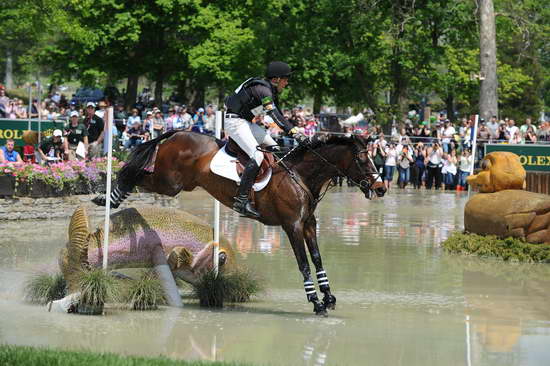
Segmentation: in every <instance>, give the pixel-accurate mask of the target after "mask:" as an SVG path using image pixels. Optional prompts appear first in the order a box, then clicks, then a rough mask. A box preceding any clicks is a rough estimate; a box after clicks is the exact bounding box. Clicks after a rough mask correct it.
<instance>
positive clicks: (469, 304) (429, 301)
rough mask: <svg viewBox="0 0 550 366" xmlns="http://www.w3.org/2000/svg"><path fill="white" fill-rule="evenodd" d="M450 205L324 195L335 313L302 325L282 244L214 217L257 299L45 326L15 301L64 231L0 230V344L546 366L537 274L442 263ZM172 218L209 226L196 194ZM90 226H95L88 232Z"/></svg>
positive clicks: (410, 194)
mask: <svg viewBox="0 0 550 366" xmlns="http://www.w3.org/2000/svg"><path fill="white" fill-rule="evenodd" d="M466 200H467V198H466V196H465V195H464V194H462V195H457V194H455V193H432V192H414V191H412V190H411V191H409V190H407V191H394V192H392V193H391V194H390V195H388V196H386V197H384V198H383V199H380V200H375V201H367V200H365V199H364V198H363V196H362V194H360V193H358V192H355V191H354V190H353V189H347V188H342V189H340V190H335V191H334V192H332V193H329V194H328V195H327V196H326V198H325V200H324V201H323V202H322V203H321V205H320V207H319V209H318V212H317V217H318V237H319V245H320V249H321V253H322V255H323V261H324V265H325V269H326V271H327V273H328V277H329V279H330V282H331V288H332V289H333V293H334V295H335V296H336V297H337V299H338V303H337V309H336V310H335V311H332V312H330V315H329V317H328V318H319V317H316V316H314V315H313V313H312V306H311V305H310V304H308V303H306V301H305V294H304V291H303V289H302V278H301V275H300V273H299V272H298V269H297V265H296V260H295V259H294V255H293V254H292V249H291V247H290V244H289V242H288V239H287V238H286V236H285V235H284V234H283V233H282V231H281V229H280V228H274V227H265V226H263V225H261V224H259V223H255V222H253V221H250V220H246V219H242V218H239V217H238V215H236V214H234V213H233V212H231V211H230V210H228V209H225V208H222V215H221V218H222V230H221V232H222V233H223V234H224V235H225V236H226V237H228V239H230V240H231V241H232V242H233V243H234V246H235V248H236V249H237V250H238V251H239V252H240V253H241V258H240V259H241V261H243V262H245V263H246V264H247V265H248V266H250V267H252V268H253V269H255V270H256V271H257V272H260V273H261V274H262V276H263V277H264V278H265V281H266V284H267V287H268V290H267V292H266V293H265V294H263V295H262V296H260V297H259V298H257V299H256V300H255V301H254V302H251V303H247V304H243V305H238V306H232V307H228V308H226V309H224V310H219V311H213V310H204V309H200V308H198V307H197V306H195V305H187V306H186V307H185V308H184V309H169V308H165V309H163V310H161V311H156V312H131V311H121V310H110V311H109V312H108V314H107V315H106V316H102V317H85V316H76V315H65V314H54V313H48V312H47V311H46V310H45V308H44V307H40V306H34V305H28V304H25V303H23V302H22V301H21V292H22V287H23V283H24V281H25V279H26V278H28V276H29V275H30V274H32V273H36V272H37V271H40V270H48V269H52V268H56V261H57V253H58V251H59V249H60V248H61V247H63V246H64V245H65V241H66V239H67V233H66V231H67V224H68V220H54V221H39V222H31V221H25V222H18V223H6V222H3V223H1V224H0V237H1V238H2V239H0V343H8V344H24V345H48V346H52V347H61V348H68V349H92V350H96V351H110V352H116V353H122V354H136V355H145V356H156V355H164V356H167V357H170V358H174V359H203V360H226V361H246V362H250V363H253V364H267V365H312V366H313V365H316V366H321V365H423V366H424V365H499V366H501V365H522V366H523V365H547V364H548V360H549V359H550V347H548V346H549V345H550V306H549V300H550V291H549V290H550V265H522V264H510V263H503V262H500V261H497V260H480V259H477V258H469V257H462V256H452V255H449V254H446V253H445V252H443V251H442V250H441V248H440V247H439V243H440V242H441V241H442V240H443V239H445V238H446V237H447V236H448V235H449V234H450V232H451V231H453V230H455V229H460V228H461V227H462V224H463V217H462V209H463V207H464V204H465V203H466ZM181 206H182V208H183V209H185V210H187V211H189V212H191V213H193V214H195V215H197V216H200V217H203V218H204V219H207V220H211V217H212V216H213V209H212V207H213V203H212V200H211V199H208V196H207V195H206V193H204V192H202V191H196V192H192V193H188V194H184V195H182V198H181ZM94 221H95V223H94V225H95V224H97V223H98V222H99V218H94Z"/></svg>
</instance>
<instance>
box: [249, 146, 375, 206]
mask: <svg viewBox="0 0 550 366" xmlns="http://www.w3.org/2000/svg"><path fill="white" fill-rule="evenodd" d="M300 146H305V147H306V148H307V149H308V151H310V152H312V153H313V154H314V155H315V156H317V157H318V158H319V159H320V160H321V161H322V162H323V163H325V164H326V165H328V166H330V167H331V168H333V169H335V170H336V172H337V173H338V175H339V176H342V177H346V178H347V179H348V180H349V181H350V182H351V183H352V184H354V185H356V186H358V187H360V188H364V189H367V190H368V191H369V192H370V191H372V184H371V183H370V182H369V181H368V180H367V179H362V180H361V181H359V182H357V181H356V180H355V179H353V178H351V177H350V176H349V175H348V171H349V169H351V166H350V167H349V168H348V169H347V170H346V172H344V171H342V170H341V169H340V168H338V166H336V165H335V164H333V163H331V162H330V161H328V160H327V159H326V158H325V157H324V156H322V155H321V154H319V153H318V152H317V151H315V150H314V149H312V148H311V146H310V145H309V144H304V145H297V146H295V147H293V148H292V149H291V150H290V151H288V152H287V153H286V154H285V155H284V156H283V157H282V158H281V159H278V158H277V157H276V156H275V155H274V157H275V160H276V162H277V164H279V165H280V166H282V167H283V169H285V170H286V171H287V173H288V174H289V175H290V177H291V178H292V180H294V182H296V184H298V185H299V186H300V188H302V190H303V191H304V192H306V194H307V195H308V196H309V198H310V200H311V207H316V206H317V204H318V203H319V202H320V201H321V200H322V199H323V198H324V197H325V195H326V194H327V192H328V191H329V189H330V188H332V187H333V186H334V184H332V182H331V181H329V183H328V184H327V185H326V188H325V190H324V191H323V192H322V193H321V194H320V195H319V197H318V198H315V197H313V194H312V193H311V191H310V190H309V188H308V187H307V186H306V185H305V184H304V182H303V181H302V179H301V178H299V177H298V176H297V175H296V173H295V172H294V171H293V170H292V169H291V168H289V167H288V166H287V165H286V164H285V163H284V160H285V158H286V157H287V156H289V155H290V154H292V152H294V150H296V149H297V148H299V147H300ZM256 149H257V150H258V151H261V152H272V151H271V150H268V149H262V148H261V147H260V146H258V147H257V148H256ZM353 150H354V151H353V153H354V156H353V161H354V163H355V165H356V166H357V168H358V169H359V172H360V173H361V174H362V175H364V176H367V175H368V174H367V172H365V170H364V169H363V167H362V166H361V164H360V163H359V154H363V153H366V154H367V156H368V152H367V150H359V151H358V150H357V147H356V146H355V145H353ZM368 158H369V160H370V162H371V164H372V165H373V166H374V163H373V162H372V159H371V158H370V156H369V157H368ZM373 175H374V174H373ZM377 175H378V177H380V173H378V172H377ZM378 177H377V178H378Z"/></svg>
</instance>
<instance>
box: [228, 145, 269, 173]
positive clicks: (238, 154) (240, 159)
mask: <svg viewBox="0 0 550 366" xmlns="http://www.w3.org/2000/svg"><path fill="white" fill-rule="evenodd" d="M225 152H226V153H227V154H228V155H230V156H232V157H234V158H236V159H237V174H239V177H240V176H241V175H242V174H243V171H244V165H245V164H246V163H247V162H248V160H249V159H250V157H249V156H248V154H247V153H245V152H244V151H243V149H241V147H240V146H239V145H238V144H237V143H236V142H235V140H233V139H231V138H229V139H228V142H227V144H226V145H225ZM263 154H264V160H262V164H261V165H260V171H259V172H258V175H257V176H256V180H255V182H261V181H262V180H263V179H264V178H265V177H266V176H267V175H268V174H269V169H270V168H272V167H273V166H274V165H275V158H274V157H273V154H272V153H270V152H264V153H263Z"/></svg>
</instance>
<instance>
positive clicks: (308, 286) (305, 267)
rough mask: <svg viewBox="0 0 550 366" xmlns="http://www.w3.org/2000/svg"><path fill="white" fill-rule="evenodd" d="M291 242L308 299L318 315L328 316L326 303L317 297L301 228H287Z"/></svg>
mask: <svg viewBox="0 0 550 366" xmlns="http://www.w3.org/2000/svg"><path fill="white" fill-rule="evenodd" d="M285 231H286V233H287V235H288V238H289V239H290V243H291V245H292V250H293V251H294V256H295V257H296V261H297V262H298V268H299V270H300V272H301V273H302V276H303V278H304V290H305V292H306V297H307V301H309V302H311V303H313V311H314V312H315V314H316V315H322V316H328V314H327V310H326V307H325V305H324V304H323V303H322V302H321V301H319V298H318V297H317V291H316V290H315V284H314V283H313V280H312V279H311V271H310V268H309V263H308V260H307V255H306V250H305V247H304V236H303V234H302V232H301V230H296V229H294V228H292V229H288V230H287V229H285Z"/></svg>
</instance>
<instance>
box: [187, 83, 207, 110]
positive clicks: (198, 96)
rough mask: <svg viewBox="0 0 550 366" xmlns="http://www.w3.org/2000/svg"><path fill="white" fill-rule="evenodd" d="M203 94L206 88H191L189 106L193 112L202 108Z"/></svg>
mask: <svg viewBox="0 0 550 366" xmlns="http://www.w3.org/2000/svg"><path fill="white" fill-rule="evenodd" d="M205 94H206V88H205V87H204V86H202V85H201V86H195V87H194V88H193V93H192V97H191V98H189V104H191V105H192V106H193V108H195V110H197V109H199V108H201V107H204V98H205Z"/></svg>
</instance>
